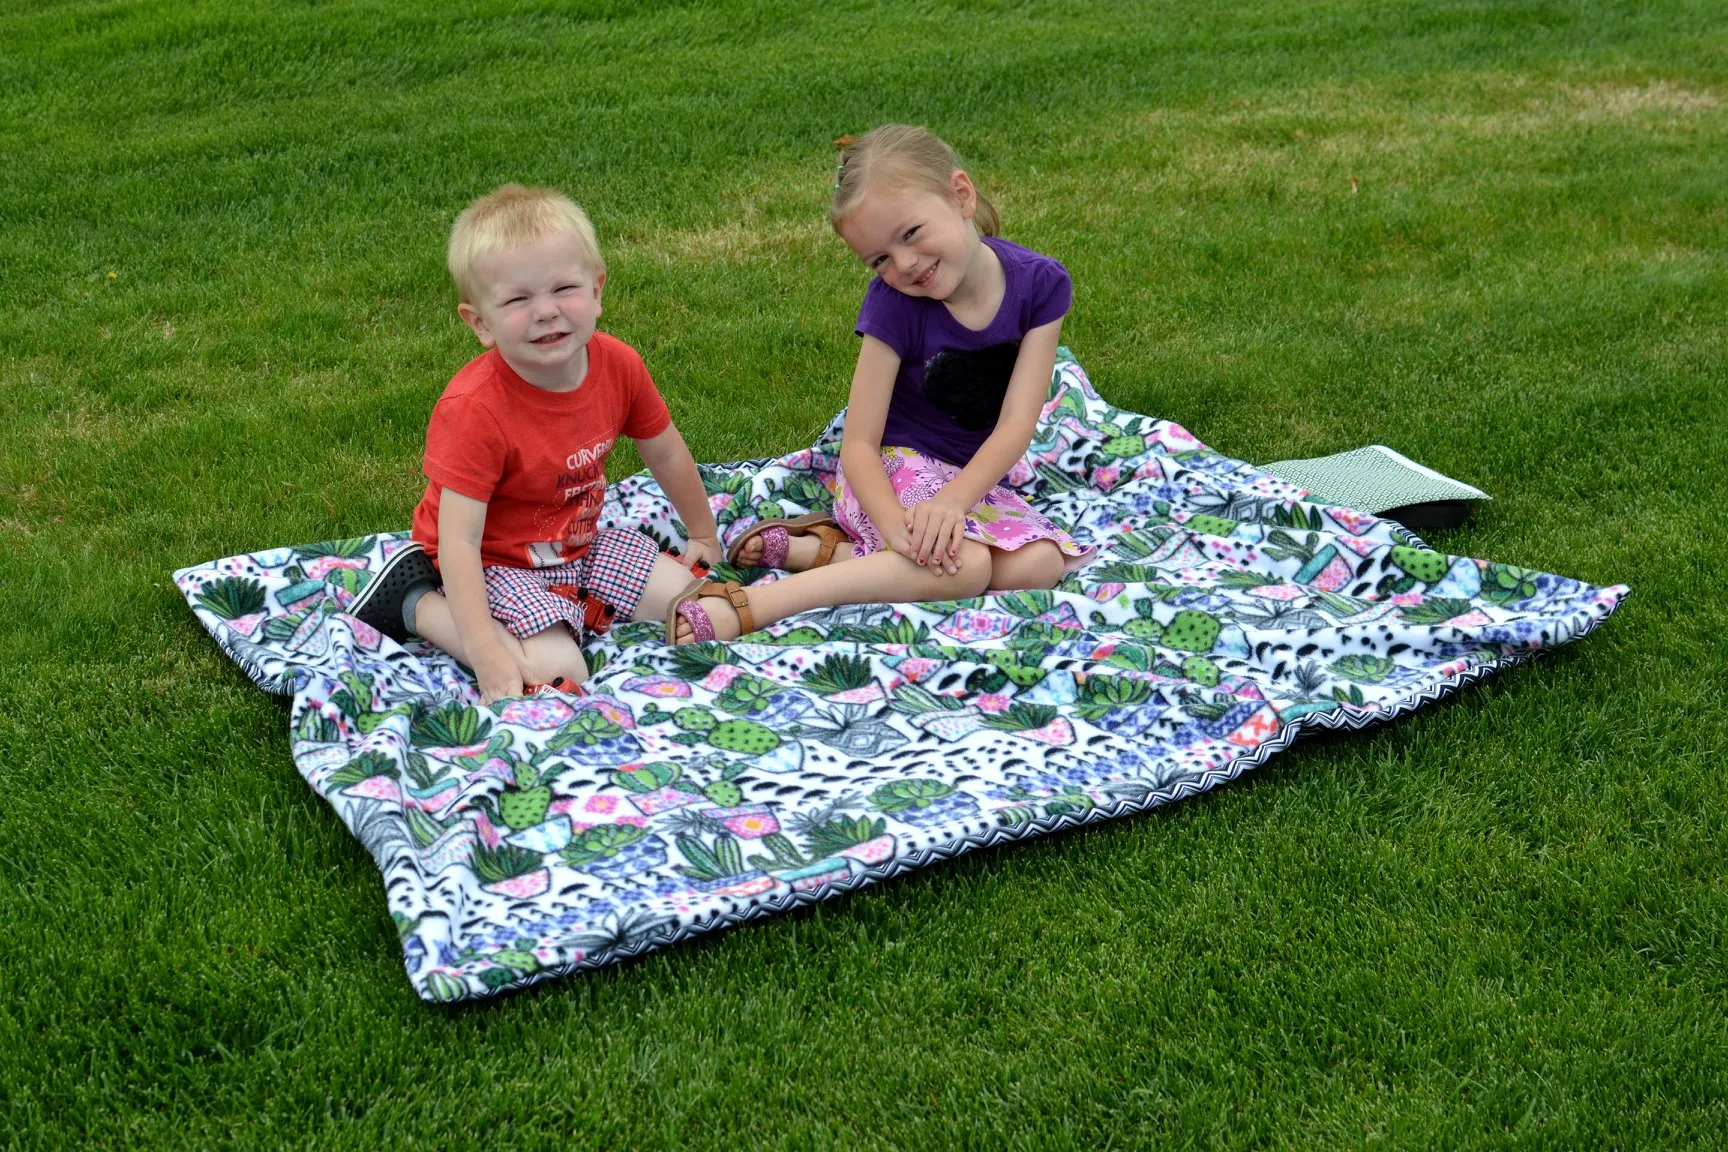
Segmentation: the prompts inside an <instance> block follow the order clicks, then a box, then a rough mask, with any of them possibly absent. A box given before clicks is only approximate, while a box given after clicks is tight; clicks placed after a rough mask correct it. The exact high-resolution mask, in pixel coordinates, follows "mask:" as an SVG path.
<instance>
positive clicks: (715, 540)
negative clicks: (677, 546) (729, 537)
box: [678, 536, 722, 568]
mask: <svg viewBox="0 0 1728 1152" xmlns="http://www.w3.org/2000/svg"><path fill="white" fill-rule="evenodd" d="M721 556H722V553H721V551H720V538H719V537H718V536H692V537H690V543H688V544H686V545H685V546H684V555H682V556H680V557H678V563H680V564H682V565H684V567H686V568H688V567H690V565H692V564H695V563H697V562H701V563H703V564H706V565H708V567H710V568H712V567H714V565H716V564H718V563H719V562H720V559H721Z"/></svg>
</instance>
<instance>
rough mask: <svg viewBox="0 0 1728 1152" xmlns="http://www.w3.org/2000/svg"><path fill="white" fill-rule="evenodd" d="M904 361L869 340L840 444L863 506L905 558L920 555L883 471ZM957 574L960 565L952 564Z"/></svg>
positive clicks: (854, 492)
mask: <svg viewBox="0 0 1728 1152" xmlns="http://www.w3.org/2000/svg"><path fill="white" fill-rule="evenodd" d="M899 371H900V356H899V354H898V353H896V352H895V351H894V349H892V348H890V347H888V345H886V344H884V343H883V342H882V341H880V340H878V339H876V337H874V336H865V337H863V343H862V345H861V346H860V347H859V349H858V367H857V368H856V369H854V370H853V373H852V394H851V396H850V397H849V398H848V399H847V401H846V431H845V434H844V435H843V437H842V439H841V441H840V467H841V469H842V470H843V471H844V472H845V473H846V483H847V485H848V486H849V487H850V488H851V489H852V495H853V496H855V497H856V498H857V500H858V504H859V506H860V507H862V508H863V509H864V512H865V514H866V515H868V516H869V517H870V522H871V523H872V524H874V525H875V526H876V534H877V535H878V536H880V537H881V538H882V540H883V542H884V543H886V544H887V545H888V547H889V548H891V549H893V550H894V551H896V552H898V553H900V554H901V555H902V556H906V557H908V558H911V557H913V556H915V555H916V552H915V550H914V549H913V548H912V546H911V538H910V537H909V536H907V534H906V520H905V516H904V509H902V508H901V507H900V498H899V497H898V496H896V495H894V485H893V484H892V483H890V482H889V480H888V474H887V473H886V472H884V471H883V470H882V429H883V427H884V426H885V425H886V424H887V423H888V402H889V400H890V399H892V398H893V395H894V377H895V375H896V374H897V373H898V372H899ZM947 567H948V570H949V571H953V570H954V566H953V565H948V566H947Z"/></svg>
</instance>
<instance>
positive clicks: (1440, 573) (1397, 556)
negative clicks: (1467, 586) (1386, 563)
mask: <svg viewBox="0 0 1728 1152" xmlns="http://www.w3.org/2000/svg"><path fill="white" fill-rule="evenodd" d="M1392 563H1394V564H1396V565H1397V566H1398V567H1400V568H1402V569H1403V570H1404V571H1405V572H1407V573H1409V574H1410V575H1411V576H1412V577H1414V578H1415V579H1417V580H1420V581H1421V582H1422V583H1424V584H1437V583H1439V582H1440V581H1441V580H1443V579H1445V577H1446V570H1447V569H1448V568H1450V567H1451V561H1450V560H1449V559H1447V557H1446V556H1445V555H1443V554H1442V553H1439V552H1431V551H1429V550H1428V549H1426V548H1406V547H1404V546H1402V545H1399V546H1398V547H1395V548H1393V549H1392Z"/></svg>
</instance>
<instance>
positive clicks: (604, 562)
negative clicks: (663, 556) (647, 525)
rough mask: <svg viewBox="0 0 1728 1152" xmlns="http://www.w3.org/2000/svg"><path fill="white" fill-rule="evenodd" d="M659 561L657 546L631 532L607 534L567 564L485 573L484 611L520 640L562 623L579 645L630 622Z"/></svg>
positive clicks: (496, 567)
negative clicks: (618, 622)
mask: <svg viewBox="0 0 1728 1152" xmlns="http://www.w3.org/2000/svg"><path fill="white" fill-rule="evenodd" d="M658 555H660V546H659V545H658V544H656V543H654V541H652V540H650V539H648V537H646V536H644V535H643V534H642V533H640V532H638V531H636V530H635V529H633V528H608V529H606V530H605V531H603V532H601V533H599V534H598V535H596V536H595V537H594V540H593V542H592V543H590V544H589V545H588V552H587V554H586V555H584V556H583V557H582V558H581V559H580V560H572V561H571V562H570V563H568V564H559V565H557V566H556V567H553V568H505V567H502V566H499V565H491V566H489V567H487V568H486V606H487V607H488V608H489V609H491V612H492V616H493V618H494V619H496V620H498V621H499V622H500V623H502V624H503V625H504V627H506V628H508V629H509V630H510V634H511V635H512V636H515V637H518V638H520V639H523V640H526V639H527V638H528V637H530V636H533V635H536V634H537V633H540V632H544V631H546V629H548V628H550V627H552V625H554V624H558V623H563V624H565V625H567V626H568V627H569V629H570V632H571V634H572V635H574V636H575V637H576V639H577V640H581V639H582V636H583V634H584V633H585V632H604V631H605V630H606V628H607V627H609V626H610V624H611V622H612V620H614V619H617V620H628V619H630V614H631V613H632V612H634V611H636V605H637V603H638V602H639V601H640V600H641V599H642V590H643V589H644V588H646V587H647V586H648V573H649V572H650V571H652V570H653V568H654V558H655V557H656V556H658ZM606 608H610V609H611V610H612V611H611V613H610V614H608V613H606V612H605V609H606Z"/></svg>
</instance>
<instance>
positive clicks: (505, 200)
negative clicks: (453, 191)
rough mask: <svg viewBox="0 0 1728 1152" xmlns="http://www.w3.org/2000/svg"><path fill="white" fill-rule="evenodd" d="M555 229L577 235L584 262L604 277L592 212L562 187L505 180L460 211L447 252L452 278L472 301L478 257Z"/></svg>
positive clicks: (464, 297)
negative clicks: (526, 185)
mask: <svg viewBox="0 0 1728 1152" xmlns="http://www.w3.org/2000/svg"><path fill="white" fill-rule="evenodd" d="M555 233H563V234H565V235H567V236H574V237H575V238H576V244H577V247H579V248H580V249H581V250H582V263H583V265H584V266H585V267H586V269H587V271H588V272H589V274H591V275H593V276H602V275H604V274H605V272H606V260H605V258H604V257H602V256H601V255H600V241H599V239H598V238H596V237H595V235H594V225H593V224H591V223H589V221H588V214H587V213H586V212H584V211H582V209H581V208H578V207H577V206H576V202H575V201H573V200H571V199H570V198H569V197H568V196H566V195H564V194H563V193H562V192H557V191H554V190H553V189H551V188H527V187H524V186H523V185H521V184H506V185H504V186H503V187H501V188H495V189H493V190H492V191H490V192H488V193H487V194H486V195H484V196H482V197H480V199H478V200H476V201H474V203H472V204H470V205H468V207H466V208H464V209H463V210H462V214H461V215H460V216H458V217H456V223H455V224H453V225H452V226H451V228H450V247H449V249H448V251H447V253H446V256H447V258H448V261H449V264H450V278H451V279H452V280H454V281H456V291H457V293H458V294H459V295H460V296H461V298H462V300H463V301H465V302H467V303H470V304H471V303H473V302H474V294H475V290H476V289H477V288H478V287H479V285H478V284H476V283H475V277H474V263H475V261H477V260H479V259H480V257H482V256H486V255H490V254H491V253H493V252H504V251H508V250H509V249H511V248H522V247H525V246H527V245H529V244H533V243H536V242H538V241H540V240H544V239H545V238H546V237H548V236H551V235H553V234H555Z"/></svg>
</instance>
